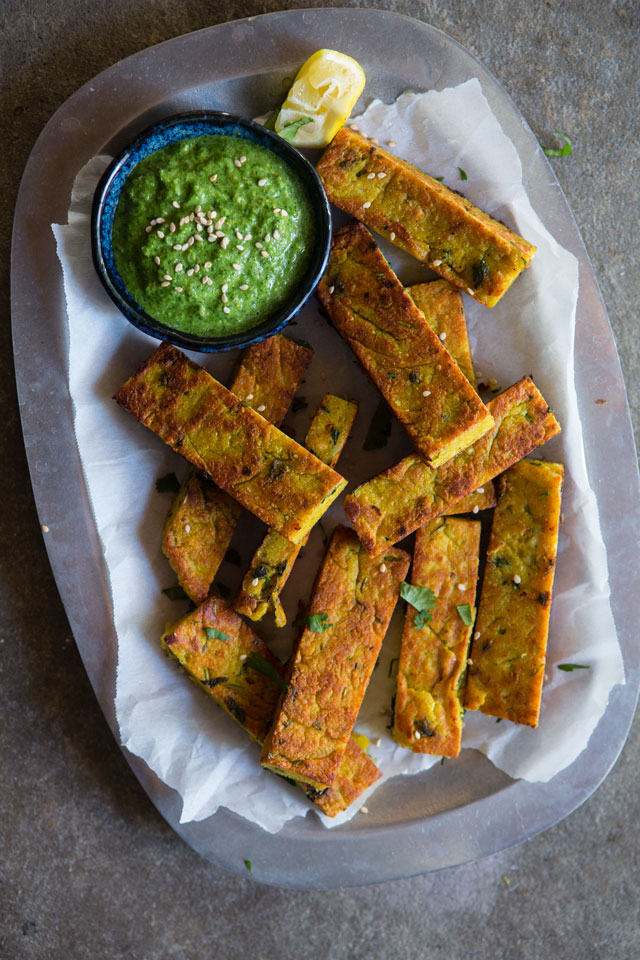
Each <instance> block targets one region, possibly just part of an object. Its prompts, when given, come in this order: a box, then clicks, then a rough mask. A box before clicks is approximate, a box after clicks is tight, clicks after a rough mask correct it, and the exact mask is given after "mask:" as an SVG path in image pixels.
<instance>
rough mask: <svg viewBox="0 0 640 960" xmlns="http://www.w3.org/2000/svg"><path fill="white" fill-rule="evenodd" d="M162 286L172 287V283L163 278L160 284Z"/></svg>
mask: <svg viewBox="0 0 640 960" xmlns="http://www.w3.org/2000/svg"><path fill="white" fill-rule="evenodd" d="M160 286H161V287H170V286H171V284H170V283H169V281H168V280H163V281H162V283H161V284H160Z"/></svg>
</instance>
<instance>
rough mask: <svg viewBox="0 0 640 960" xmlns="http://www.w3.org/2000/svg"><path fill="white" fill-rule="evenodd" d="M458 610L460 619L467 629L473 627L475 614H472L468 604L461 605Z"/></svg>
mask: <svg viewBox="0 0 640 960" xmlns="http://www.w3.org/2000/svg"><path fill="white" fill-rule="evenodd" d="M456 610H457V611H458V613H459V614H460V619H461V620H462V622H463V623H464V625H465V627H472V626H473V614H472V613H471V607H470V606H469V604H468V603H461V604H460V605H459V606H457V607H456Z"/></svg>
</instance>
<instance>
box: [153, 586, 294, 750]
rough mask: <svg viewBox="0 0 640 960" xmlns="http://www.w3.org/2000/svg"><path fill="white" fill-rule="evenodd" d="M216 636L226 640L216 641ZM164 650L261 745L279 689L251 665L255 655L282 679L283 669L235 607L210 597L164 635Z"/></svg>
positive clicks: (217, 638) (277, 685)
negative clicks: (250, 658)
mask: <svg viewBox="0 0 640 960" xmlns="http://www.w3.org/2000/svg"><path fill="white" fill-rule="evenodd" d="M213 631H219V632H220V633H222V634H223V637H226V639H222V638H219V637H216V636H215V635H214V633H213ZM162 646H163V647H164V649H165V650H166V651H167V653H170V654H171V656H173V657H175V658H176V660H177V661H178V662H179V663H180V664H181V665H182V666H183V667H184V669H185V670H186V671H187V673H188V674H189V676H190V677H191V678H192V680H195V682H196V683H197V684H198V686H200V687H201V688H202V689H203V690H204V691H205V693H207V694H208V695H209V696H210V697H211V698H212V700H215V701H216V703H217V704H219V705H220V706H221V707H222V709H223V710H225V711H226V712H227V713H228V714H229V716H231V717H233V719H234V720H236V721H237V722H238V723H239V724H240V726H241V727H244V729H245V730H246V731H247V733H248V734H249V736H250V737H251V738H252V739H253V740H257V741H258V742H259V743H262V742H263V740H264V738H265V735H266V732H267V729H268V727H269V726H270V724H271V719H272V717H273V712H274V710H275V707H276V704H277V702H278V697H279V695H280V690H281V688H280V685H279V684H278V683H277V682H276V681H275V680H273V679H272V678H271V677H267V676H265V675H264V674H263V673H259V672H258V671H256V670H255V669H253V668H252V667H251V666H249V665H248V663H247V661H248V659H249V657H250V656H251V654H252V653H253V654H257V655H258V656H260V657H262V659H263V660H265V661H266V662H267V663H268V664H269V665H270V666H271V667H273V669H274V670H275V671H276V672H277V673H278V674H281V673H282V669H283V667H282V664H281V663H280V661H279V660H278V659H277V658H276V657H274V655H273V654H272V653H271V651H270V650H269V648H268V647H267V645H266V644H265V643H263V641H262V640H261V639H260V637H259V636H257V634H255V633H254V632H253V630H252V629H251V628H250V627H249V626H248V625H247V624H246V623H245V622H244V620H242V619H241V617H239V616H238V615H237V613H234V611H233V610H232V609H231V607H229V606H227V604H226V603H224V601H223V600H220V599H219V598H218V597H210V598H209V599H208V600H207V601H205V603H203V604H202V605H201V606H200V607H198V608H197V610H194V611H193V612H192V613H189V614H187V616H186V617H183V618H182V620H180V621H179V622H178V623H177V624H176V625H175V626H174V627H173V628H172V629H171V630H170V631H169V632H168V633H165V634H164V635H163V637H162Z"/></svg>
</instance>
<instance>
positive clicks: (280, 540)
mask: <svg viewBox="0 0 640 960" xmlns="http://www.w3.org/2000/svg"><path fill="white" fill-rule="evenodd" d="M357 412H358V405H357V403H355V402H354V401H353V400H343V398H342V397H336V396H333V395H332V394H330V393H327V394H325V395H324V397H323V398H322V403H321V404H320V407H319V408H318V411H317V413H316V415H315V417H314V418H313V420H312V421H311V425H310V427H309V430H308V432H307V436H306V438H305V442H304V443H305V446H306V448H307V450H310V451H311V453H313V454H314V456H316V457H318V459H319V460H322V462H323V463H326V464H327V466H330V467H334V466H335V465H336V463H337V462H338V459H339V457H340V454H341V453H342V451H343V449H344V446H345V444H346V442H347V439H348V437H349V433H350V432H351V427H352V426H353V421H354V420H355V416H356V413H357ZM305 543H306V540H305ZM302 546H303V544H296V545H294V544H292V543H289V541H288V540H286V539H285V538H284V537H282V536H281V535H280V534H279V533H277V531H275V530H268V531H267V533H266V535H265V537H264V539H263V541H262V543H261V544H260V546H259V547H258V549H257V550H256V552H255V553H254V555H253V559H252V561H251V563H250V565H249V569H248V571H247V573H246V575H245V577H244V579H243V581H242V585H241V587H240V590H239V591H238V594H237V596H236V598H235V600H234V601H233V606H234V609H235V610H237V611H238V613H242V614H244V616H246V617H250V618H251V620H261V619H262V617H264V615H265V614H266V612H267V610H268V609H269V607H272V608H273V613H274V616H275V621H276V625H277V626H278V627H284V626H285V624H286V622H287V618H286V615H285V612H284V610H283V608H282V604H281V602H280V594H281V593H282V591H283V589H284V585H285V584H286V582H287V580H288V579H289V574H290V573H291V571H292V569H293V565H294V563H295V561H296V558H297V556H298V553H299V552H300V549H301V547H302Z"/></svg>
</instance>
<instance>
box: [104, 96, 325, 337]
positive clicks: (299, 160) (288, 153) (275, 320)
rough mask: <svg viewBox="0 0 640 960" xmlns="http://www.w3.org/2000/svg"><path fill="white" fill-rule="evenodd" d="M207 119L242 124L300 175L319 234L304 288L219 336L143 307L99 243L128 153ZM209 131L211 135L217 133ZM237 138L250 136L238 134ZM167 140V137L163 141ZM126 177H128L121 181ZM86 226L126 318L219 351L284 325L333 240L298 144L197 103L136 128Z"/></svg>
mask: <svg viewBox="0 0 640 960" xmlns="http://www.w3.org/2000/svg"><path fill="white" fill-rule="evenodd" d="M208 121H211V122H216V123H218V124H221V125H222V126H236V127H240V128H241V129H242V130H246V131H247V132H248V133H253V134H256V135H257V136H258V137H259V139H260V141H261V145H263V146H266V147H267V149H272V150H273V152H274V153H277V155H278V156H280V157H281V158H282V159H283V160H284V161H285V162H286V163H287V164H288V166H289V167H291V168H292V169H293V170H294V172H295V173H297V174H298V176H299V177H300V179H301V181H302V184H303V187H304V189H305V191H306V192H307V194H308V196H309V199H310V201H311V203H312V206H313V209H314V213H315V215H316V229H317V237H316V241H315V243H314V245H313V250H312V254H311V260H310V263H309V267H308V270H307V272H306V274H305V276H304V278H303V280H302V281H301V284H300V288H299V290H300V289H301V290H302V293H300V292H299V290H298V291H297V292H296V294H295V295H294V296H292V297H289V299H287V300H286V301H285V302H284V303H283V304H282V305H281V306H280V307H278V308H277V309H276V310H275V311H273V312H272V313H270V314H269V315H268V316H267V317H266V318H265V319H264V320H262V321H260V323H258V324H256V326H254V327H249V328H248V329H247V330H244V331H242V332H239V333H232V334H226V335H224V336H220V337H214V336H198V335H196V334H190V333H186V332H184V331H180V330H176V329H175V328H173V327H169V326H167V325H166V324H164V323H162V322H161V321H160V320H158V319H157V318H155V317H153V316H152V315H151V314H149V313H147V311H146V310H145V309H144V308H143V307H141V306H140V304H138V303H136V301H135V300H134V298H133V297H132V296H131V295H130V294H129V292H128V290H127V287H126V284H125V282H124V280H123V279H122V278H121V277H120V275H119V273H118V272H117V270H114V269H112V267H111V265H110V264H109V262H108V260H107V258H106V257H105V254H104V246H103V219H104V217H105V207H106V204H107V201H108V198H109V195H110V193H111V190H112V188H113V183H114V180H115V178H116V176H117V175H118V173H119V172H120V170H121V168H122V167H123V166H124V165H125V164H126V162H127V161H128V160H129V159H130V158H131V156H132V155H133V154H135V153H136V152H137V151H139V150H140V148H141V147H143V146H144V144H145V143H146V142H147V141H148V140H149V139H150V138H151V137H153V136H155V135H156V134H159V133H162V132H164V131H166V130H167V129H171V128H172V127H175V126H178V125H180V124H189V123H198V122H199V123H203V122H204V123H206V122H208ZM203 135H206V134H202V133H199V134H194V136H203ZM212 135H214V136H215V135H216V134H212ZM220 135H224V134H220ZM181 139H187V138H186V137H176V139H175V140H173V141H170V142H178V141H179V140H181ZM238 139H249V138H248V137H243V136H241V135H238ZM168 145H169V143H167V144H164V145H163V146H168ZM274 147H277V150H275V149H274ZM157 149H159V150H160V149H163V147H158V148H157ZM153 152H155V151H151V153H153ZM141 159H143V158H141ZM138 162H139V161H138ZM135 166H137V163H136V164H135V165H134V167H132V170H131V171H130V172H129V174H128V175H127V177H128V176H129V175H130V173H131V172H132V171H133V169H135ZM125 182H126V178H125V180H124V181H123V184H124V183H125ZM111 226H112V224H111ZM90 231H91V254H92V258H93V263H94V266H95V268H96V272H97V274H98V277H99V278H100V281H101V283H102V285H103V287H104V288H105V290H106V292H107V294H108V295H109V297H110V298H111V300H112V301H113V303H114V304H115V305H116V307H117V308H118V309H119V310H120V312H121V313H122V314H123V316H124V317H125V318H126V319H127V320H128V321H129V323H131V324H132V325H133V326H134V327H136V328H137V329H138V330H141V331H142V332H143V333H146V334H147V335H148V336H151V337H153V338H154V339H157V340H166V341H168V342H169V343H172V344H173V345H174V346H177V347H181V348H182V349H185V350H192V351H194V352H198V353H220V352H224V351H226V350H235V349H238V348H240V347H248V346H251V345H252V344H254V343H259V342H260V341H261V340H266V339H267V338H268V337H270V336H274V335H275V334H276V333H279V332H280V331H281V330H283V329H284V327H285V326H286V325H287V324H288V323H289V322H290V321H291V320H292V319H293V318H294V317H295V316H296V315H297V314H298V313H299V312H300V310H301V309H302V308H303V307H304V306H305V304H306V303H307V302H308V300H309V299H310V297H311V296H312V294H313V292H314V291H315V288H316V287H317V285H318V283H319V282H320V279H321V278H322V276H323V274H324V272H325V270H326V267H327V263H328V260H329V254H330V250H331V240H332V216H331V207H330V203H329V199H328V197H327V194H326V191H325V189H324V185H323V183H322V181H321V179H320V177H319V175H318V173H317V172H316V169H315V167H314V166H313V164H312V163H311V162H310V161H309V160H307V158H306V157H305V156H303V154H302V153H301V152H300V151H299V150H297V148H296V147H294V146H293V145H292V144H291V143H289V142H288V141H287V140H285V139H284V138H283V137H280V136H279V135H278V134H277V133H275V132H273V131H271V130H269V129H268V128H267V127H264V126H262V124H259V123H257V122H256V121H255V120H250V119H248V118H246V117H241V116H239V115H238V114H234V113H229V112H228V111H224V110H207V109H199V110H191V111H186V112H183V113H178V114H172V115H171V116H169V117H165V118H163V119H162V120H156V121H155V122H154V123H152V124H150V125H149V126H147V127H145V128H144V129H143V130H142V131H140V133H138V134H136V136H135V137H134V138H133V139H132V140H130V141H129V142H128V143H127V145H126V146H125V147H124V148H123V149H122V150H121V151H120V152H119V153H118V154H117V155H116V156H115V157H114V158H113V160H112V161H111V162H110V163H109V165H108V166H107V168H106V170H105V171H104V173H103V174H102V176H101V178H100V180H99V182H98V185H97V187H96V190H95V193H94V195H93V202H92V207H91V222H90ZM114 273H115V276H114Z"/></svg>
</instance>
